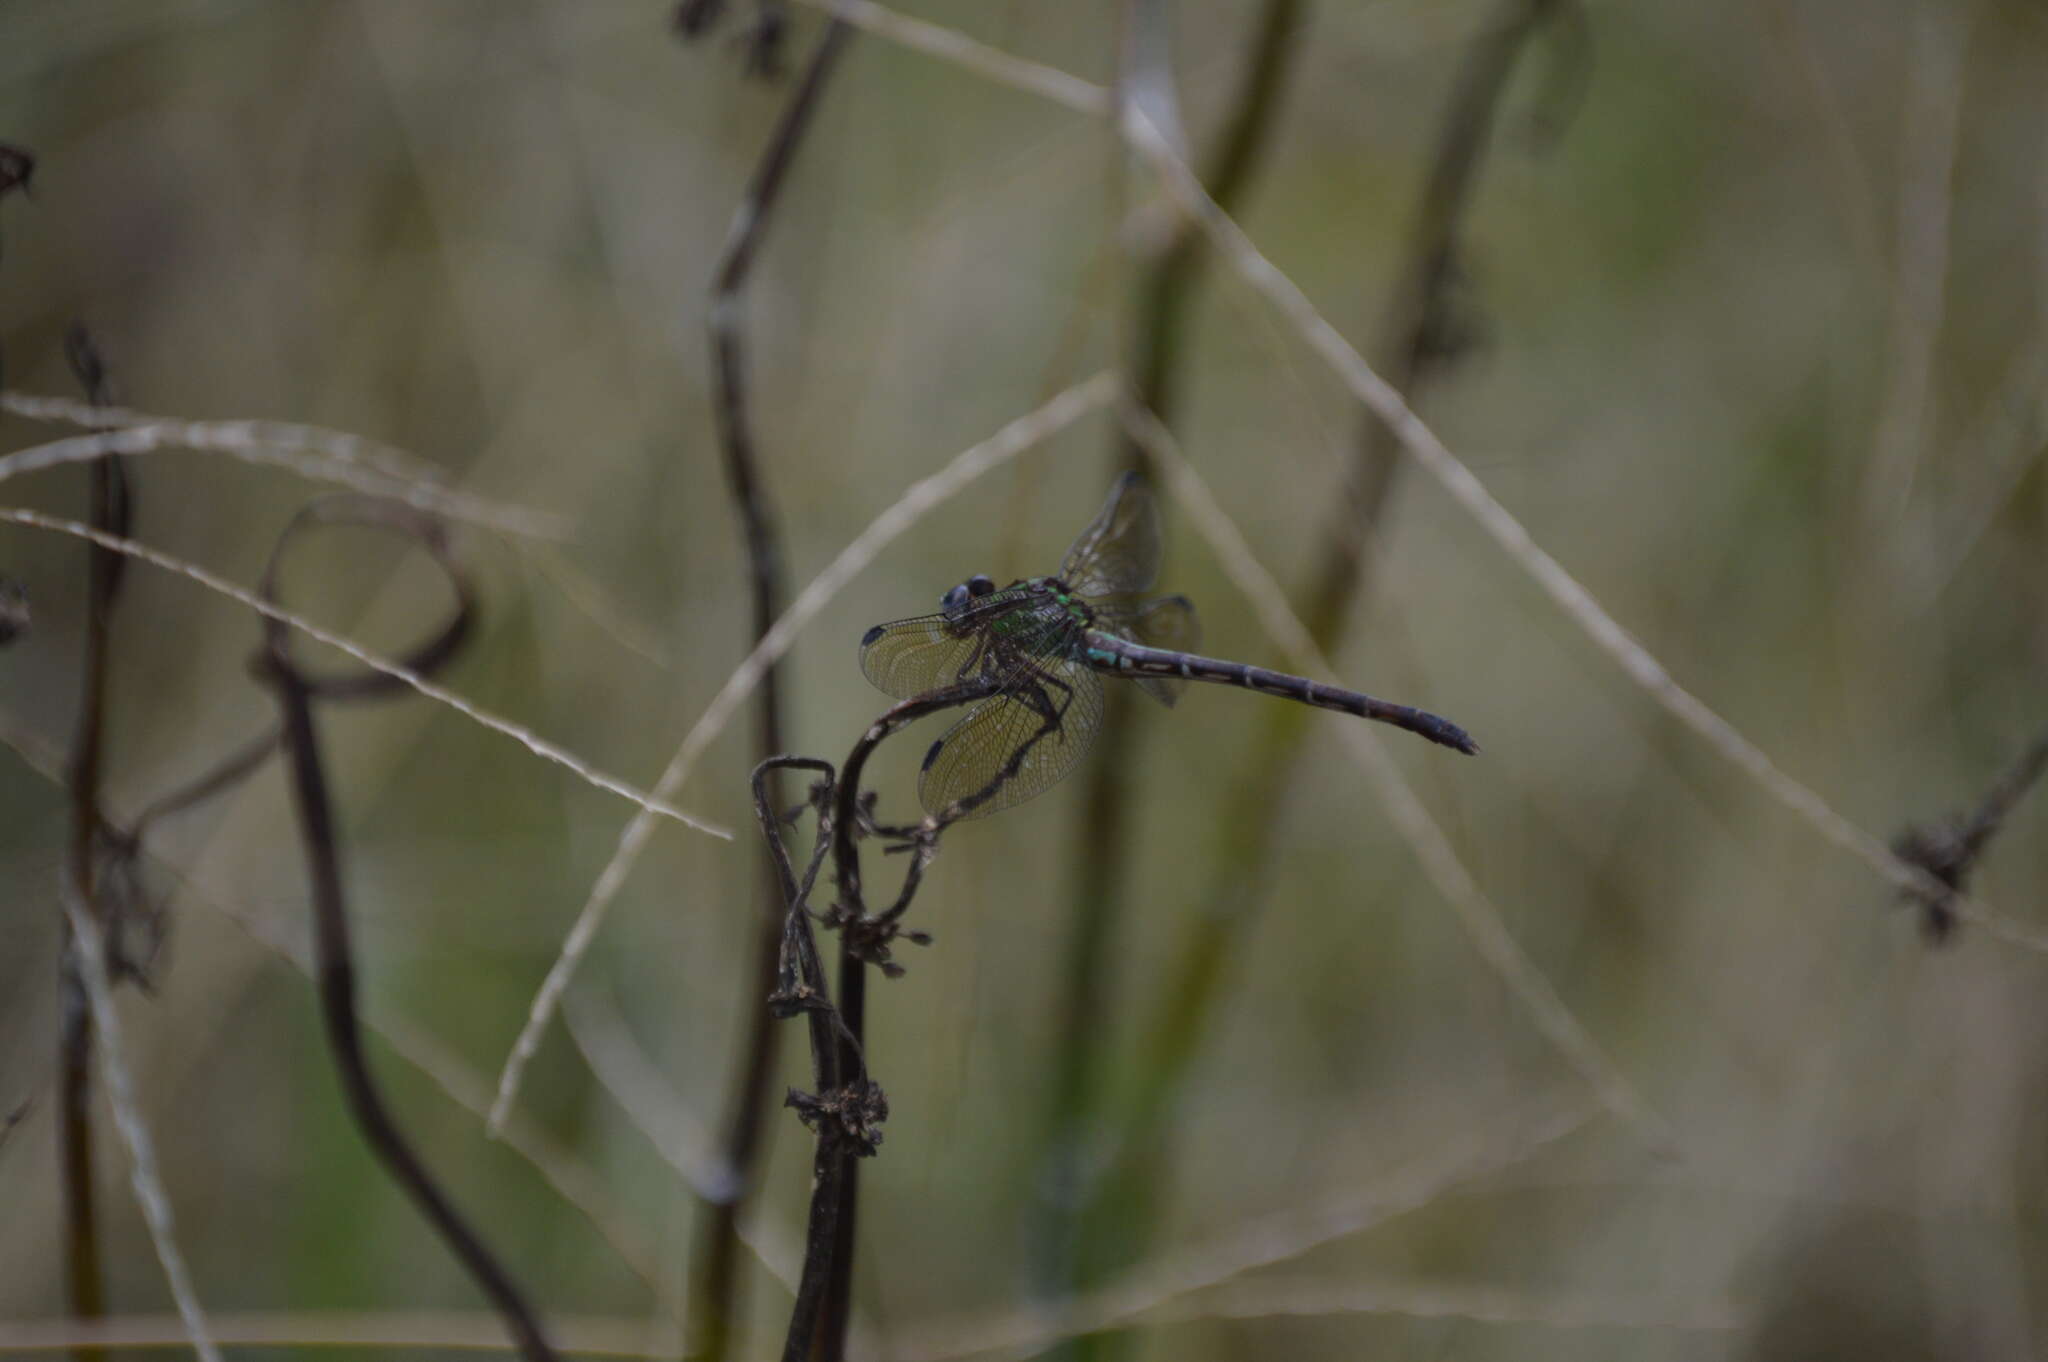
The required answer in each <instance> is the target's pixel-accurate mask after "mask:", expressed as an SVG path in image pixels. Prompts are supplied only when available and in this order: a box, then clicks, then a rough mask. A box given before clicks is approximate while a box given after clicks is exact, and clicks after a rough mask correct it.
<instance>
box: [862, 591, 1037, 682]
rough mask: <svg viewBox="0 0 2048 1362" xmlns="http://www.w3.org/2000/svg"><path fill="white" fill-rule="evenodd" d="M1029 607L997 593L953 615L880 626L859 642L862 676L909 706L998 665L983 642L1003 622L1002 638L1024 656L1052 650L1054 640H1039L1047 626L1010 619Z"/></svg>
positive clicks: (1015, 595)
mask: <svg viewBox="0 0 2048 1362" xmlns="http://www.w3.org/2000/svg"><path fill="white" fill-rule="evenodd" d="M1028 604H1029V598H1028V597H1026V596H1025V595H1024V594H1023V593H1021V592H1013V591H998V592H996V593H994V594H993V595H989V596H983V597H981V598H980V599H979V600H977V601H975V602H974V603H973V604H971V605H969V606H968V607H967V608H966V609H964V610H962V611H960V612H959V613H957V614H945V613H943V612H942V613H940V614H937V615H917V616H914V617H913V618H911V619H907V620H897V621H895V622H894V623H892V624H878V625H876V626H875V627H874V628H872V629H870V630H868V631H867V633H866V634H865V635H863V636H862V637H861V641H860V669H861V672H862V674H863V675H865V676H866V677H867V679H868V680H869V681H871V682H873V683H874V685H875V687H876V689H878V690H880V691H883V692H884V693H886V694H889V695H893V696H895V697H896V698H897V699H898V700H908V699H911V698H912V697H914V696H918V695H923V694H924V693H925V692H927V691H934V690H937V689H939V688H940V687H941V686H950V685H953V684H954V683H956V682H959V681H964V680H966V679H967V678H969V677H971V676H977V675H980V674H981V673H982V672H984V671H989V670H992V669H994V668H995V667H997V666H999V665H1001V664H1000V663H999V662H998V660H997V658H996V657H995V656H994V655H993V654H992V653H991V652H990V650H989V648H988V645H987V642H986V640H987V638H988V630H989V629H990V628H992V627H994V626H995V625H997V624H998V623H1002V622H1004V621H1005V620H1006V619H1007V621H1008V627H1007V628H1006V630H1005V632H1006V635H1007V636H1010V637H1014V638H1016V639H1017V640H1018V641H1019V642H1020V643H1021V644H1022V645H1023V646H1024V648H1025V649H1026V650H1027V651H1028V650H1030V649H1032V648H1033V647H1050V646H1052V643H1053V642H1054V641H1053V640H1042V639H1041V638H1040V637H1039V636H1040V635H1041V634H1043V633H1044V632H1045V631H1046V628H1047V627H1048V626H1047V625H1043V624H1040V623H1038V622H1036V621H1033V620H1029V619H1019V618H1013V617H1015V616H1017V614H1018V612H1019V611H1021V610H1023V609H1024V608H1025V607H1026V606H1028ZM1057 622H1058V620H1057V619H1055V620H1052V621H1049V622H1048V623H1057Z"/></svg>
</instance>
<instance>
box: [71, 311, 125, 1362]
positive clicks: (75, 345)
mask: <svg viewBox="0 0 2048 1362" xmlns="http://www.w3.org/2000/svg"><path fill="white" fill-rule="evenodd" d="M64 349H65V355H66V358H68V359H69V360H70V362H71V369H72V372H73V373H74V374H75V375H76V376H77V378H78V381H79V384H80V386H81V387H83V388H84V389H85V395H86V400H87V401H89V402H91V403H93V404H94V405H96V406H98V405H104V404H105V403H106V402H107V401H108V392H109V389H108V384H107V374H106V367H105V365H104V364H103V363H102V362H101V360H100V356H99V351H98V349H97V347H95V346H94V345H93V341H92V337H91V335H90V334H89V333H88V332H87V331H86V329H85V328H84V327H83V326H78V325H74V326H73V327H72V328H71V331H70V333H69V334H68V335H66V336H65V338H64ZM91 475H92V491H91V499H92V510H91V520H92V525H93V528H94V529H97V530H100V531H102V532H104V533H107V534H114V535H120V536H122V537H124V538H125V537H126V536H127V534H128V530H129V521H130V515H129V501H128V479H127V476H126V473H125V472H124V470H123V468H122V466H121V461H120V460H119V459H118V458H115V457H113V456H111V455H109V456H107V457H105V458H99V459H95V460H93V461H92V464H91ZM126 567H127V563H126V561H125V560H124V559H123V558H122V557H121V556H120V555H119V554H116V553H109V552H108V551H107V550H105V549H103V548H101V547H99V546H98V545H94V546H93V547H92V548H90V549H88V550H87V554H86V616H85V656H84V659H83V661H82V662H81V664H80V669H79V703H78V729H77V734H76V737H75V738H74V739H73V742H72V748H71V760H70V770H69V772H68V778H69V782H70V786H71V848H70V860H69V865H68V867H67V874H68V875H69V878H70V881H71V888H72V891H73V893H75V894H76V896H77V900H78V903H79V904H80V906H81V911H82V912H83V913H84V914H85V915H86V916H87V917H89V918H90V919H91V921H92V924H93V925H94V926H95V927H99V928H102V929H104V928H105V927H106V925H107V924H106V921H105V916H104V913H103V911H102V908H101V905H100V901H99V896H98V894H97V893H96V886H95V884H94V879H95V853H96V850H97V847H98V844H99V829H100V821H101V820H100V766H101V762H102V757H103V754H104V751H105V747H106V707H107V643H108V635H109V632H110V630H111V627H112V623H113V615H114V601H115V598H116V597H117V596H118V595H119V593H120V589H121V575H122V570H123V569H124V568H126ZM106 935H108V934H107V933H106V932H105V931H104V930H103V931H102V936H103V937H104V936H106ZM64 940H65V947H64V955H63V962H62V965H61V967H60V968H61V976H60V983H61V995H62V1002H61V1004H60V1005H61V1007H62V1018H61V1025H60V1026H59V1028H58V1038H59V1039H58V1044H59V1047H60V1056H59V1062H58V1069H59V1073H60V1078H59V1083H58V1087H59V1098H58V1105H59V1124H60V1126H61V1129H62V1136H61V1149H62V1159H63V1172H64V1199H65V1206H66V1211H67V1213H66V1218H65V1242H66V1251H65V1265H66V1275H67V1279H68V1281H69V1285H70V1293H71V1312H72V1314H73V1315H74V1316H75V1317H77V1318H79V1319H97V1318H99V1317H100V1315H101V1314H102V1313H104V1310H105V1305H106V1300H105V1294H104V1287H103V1284H102V1282H101V1278H100V1246H99V1224H98V1217H97V1214H96V1210H95V1205H94V1195H93V1156H92V1105H91V1098H92V1031H93V1023H92V1012H91V1010H90V1008H89V1007H88V1005H87V999H86V997H85V991H84V982H83V980H82V979H81V977H80V975H79V967H80V962H79V961H78V960H77V959H76V957H75V952H76V950H77V943H76V942H75V941H74V940H73V938H72V933H71V925H70V921H69V919H68V918H67V919H66V922H65V931H64ZM112 972H113V974H114V975H115V976H116V977H118V974H119V963H118V962H116V963H115V966H114V969H113V971H112ZM72 1355H73V1356H74V1357H75V1358H79V1359H97V1358H99V1357H102V1356H104V1354H103V1353H102V1352H101V1351H100V1350H99V1349H97V1348H80V1349H77V1350H75V1351H74V1352H73V1354H72Z"/></svg>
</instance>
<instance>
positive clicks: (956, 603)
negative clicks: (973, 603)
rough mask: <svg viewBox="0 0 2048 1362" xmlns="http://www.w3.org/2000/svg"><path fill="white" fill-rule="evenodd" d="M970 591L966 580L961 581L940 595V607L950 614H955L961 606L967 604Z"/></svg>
mask: <svg viewBox="0 0 2048 1362" xmlns="http://www.w3.org/2000/svg"><path fill="white" fill-rule="evenodd" d="M969 591H970V588H969V586H968V584H967V583H966V582H962V583H960V585H958V586H956V587H954V588H953V589H952V590H951V591H948V592H947V593H946V594H945V595H943V596H941V597H939V608H940V609H941V610H943V611H945V612H946V613H947V614H949V615H950V614H953V613H954V612H955V611H957V610H959V609H960V607H962V606H964V605H966V604H967V598H968V594H969Z"/></svg>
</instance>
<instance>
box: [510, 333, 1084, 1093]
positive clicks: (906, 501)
mask: <svg viewBox="0 0 2048 1362" xmlns="http://www.w3.org/2000/svg"><path fill="white" fill-rule="evenodd" d="M1116 393H1117V379H1116V376H1115V375H1114V374H1109V373H1099V374H1097V375H1095V376H1094V377H1093V378H1090V379H1087V380H1084V381H1083V382H1081V383H1077V384H1075V385H1074V386H1073V387H1071V388H1068V389H1066V390H1065V391H1063V392H1061V393H1059V394H1058V395H1057V396H1055V397H1054V398H1052V400H1050V401H1048V402H1046V403H1045V404H1044V405H1043V406H1041V407H1038V408H1036V409H1034V410H1032V411H1030V412H1027V413H1026V414H1025V415H1023V416H1020V417H1018V418H1017V419H1016V420H1014V421H1012V422H1010V423H1009V424H1008V425H1006V426H1004V427H1003V428H1002V429H1001V430H999V431H997V432H996V433H995V434H994V435H991V436H990V437H989V438H988V439H986V440H983V441H982V442H981V443H980V444H977V445H974V446H973V447H971V448H969V449H966V450H963V451H962V452H961V453H959V454H958V455H955V456H954V458H953V459H952V461H951V462H949V463H947V464H946V466H945V467H943V468H941V469H940V470H939V471H938V472H936V473H933V474H931V475H930V476H929V477H926V478H923V479H921V480H919V481H917V482H914V483H912V484H911V485H910V486H909V487H908V488H906V489H905V490H904V493H903V495H902V496H900V497H898V498H897V499H896V501H895V502H894V503H893V504H891V505H890V506H889V507H887V508H886V509H885V510H883V511H882V513H881V514H880V515H878V516H876V517H875V518H874V520H873V521H871V522H870V523H869V525H868V527H867V528H866V529H865V530H862V531H861V532H860V534H859V535H857V536H856V537H855V538H854V540H853V542H851V543H849V544H848V545H847V546H846V547H845V548H843V549H841V550H840V551H839V556H838V557H836V558H834V559H833V560H832V561H831V562H830V563H829V564H827V565H826V567H825V570H824V571H823V572H820V573H819V574H818V575H817V576H816V577H815V578H813V579H812V580H811V582H810V584H809V585H808V586H806V587H805V588H804V589H803V590H802V591H801V592H799V593H797V597H796V599H795V600H793V601H791V602H790V603H789V608H788V609H786V610H784V611H783V612H782V616H781V618H779V619H777V620H776V621H775V623H774V624H773V625H772V626H770V628H769V630H768V632H767V633H765V634H763V635H762V636H761V641H760V642H759V643H757V644H755V645H754V650H753V652H751V653H749V654H748V655H747V657H746V660H744V661H743V662H741V663H740V665H739V666H738V668H736V669H735V670H734V671H733V674H732V676H731V678H730V679H728V680H727V681H726V683H725V685H724V687H723V688H722V689H720V691H719V692H718V694H717V695H715V696H713V697H712V700H711V703H710V704H709V705H707V706H706V707H705V709H704V713H703V715H702V716H701V717H700V718H699V719H698V720H697V722H696V723H695V724H694V725H692V726H691V728H690V731H689V732H688V733H686V734H685V735H684V736H683V741H682V745H681V746H679V747H678V748H677V749H676V752H675V755H674V756H673V757H671V758H670V759H669V763H668V767H667V769H665V770H664V771H663V772H662V773H661V778H660V779H659V780H657V781H656V782H655V785H654V798H655V799H658V800H659V799H669V798H672V797H673V796H674V795H675V792H676V791H677V790H679V789H680V788H682V784H683V782H684V781H685V780H686V779H688V778H689V775H690V772H691V771H692V770H693V769H694V768H695V767H696V764H697V759H698V758H699V757H700V756H702V755H703V753H704V750H705V749H706V748H707V747H709V746H710V745H711V743H712V741H713V740H714V739H715V738H717V736H718V735H719V733H721V732H722V731H723V730H724V728H725V726H726V724H728V723H730V722H731V721H732V716H733V715H734V714H736V713H738V711H739V708H740V706H741V705H743V704H745V703H746V701H747V698H748V697H749V696H751V695H752V694H753V693H754V688H755V687H756V686H758V685H759V684H760V683H761V678H762V677H763V676H764V675H766V673H767V671H768V668H769V667H771V666H773V665H774V664H775V662H776V661H777V660H778V659H780V658H781V657H782V655H783V654H784V653H786V652H788V651H789V648H790V645H791V644H792V643H794V642H795V641H796V636H797V634H798V633H799V632H801V631H802V630H803V628H804V626H806V625H808V624H809V623H810V622H811V621H812V620H813V619H815V618H816V617H817V615H818V613H819V612H820V611H821V610H823V609H824V608H825V607H826V606H827V605H828V604H830V603H831V601H832V598H833V597H834V596H837V595H838V594H839V592H840V591H841V590H842V589H844V587H845V586H846V584H847V583H848V582H850V581H852V580H853V578H854V577H855V576H857V575H858V574H859V573H860V572H861V571H862V570H863V569H864V568H866V567H867V565H868V564H869V563H870V562H872V561H873V560H874V557H875V555H876V554H878V553H880V552H881V551H882V549H883V548H885V547H886V546H887V545H888V544H889V543H890V542H891V541H893V540H894V539H895V538H896V537H897V536H898V535H901V534H902V533H903V532H904V531H906V530H908V529H909V528H910V527H911V526H912V525H915V524H916V523H917V522H918V521H919V520H921V519H923V518H924V517H925V516H926V515H928V514H930V513H931V511H932V510H933V509H934V508H936V507H937V506H939V505H940V504H941V503H943V502H944V501H945V500H946V499H947V498H949V497H951V496H953V495H954V494H956V493H957V492H959V491H960V490H961V489H962V488H964V487H966V486H967V485H968V484H969V483H971V482H973V481H974V480H975V479H976V478H979V477H981V476H982V475H983V474H985V473H987V472H989V471H990V470H992V469H995V468H998V467H1000V466H1001V465H1002V464H1004V463H1006V462H1008V461H1009V460H1010V459H1013V458H1015V457H1016V456H1017V455H1019V454H1021V453H1023V452H1024V451H1025V450H1027V449H1029V448H1031V447H1032V446H1033V445H1036V444H1038V443H1039V442H1041V441H1043V440H1046V439H1048V438H1050V437H1051V436H1052V435H1053V434H1055V433H1056V432H1058V431H1061V430H1064V429H1065V428H1066V427H1067V426H1069V425H1072V424H1073V423H1074V422H1075V421H1078V420H1080V419H1081V418H1082V417H1083V416H1085V415H1087V414H1088V413H1090V412H1092V411H1094V410H1096V409H1097V408H1099V407H1102V406H1104V405H1106V404H1107V403H1109V402H1110V401H1112V400H1113V399H1114V398H1115V396H1116ZM652 831H653V820H651V819H650V818H648V817H647V816H646V814H644V813H642V814H640V815H637V816H635V817H634V818H633V820H632V821H631V822H629V823H627V824H626V827H625V830H624V831H623V832H621V833H620V834H619V844H618V846H617V848H616V849H615V850H614V851H613V852H612V858H611V860H610V861H609V862H608V863H607V864H606V865H605V868H604V870H603V871H602V872H601V873H600V874H599V875H598V877H597V882H596V883H595V884H593V885H592V886H591V888H590V894H589V896H588V897H587V898H586V899H585V900H584V902H583V908H582V911H580V912H579V913H577V915H576V921H575V923H574V924H573V925H571V927H570V928H569V935H568V936H567V937H566V938H565V939H564V940H563V942H562V949H561V953H560V954H559V955H558V956H557V957H556V959H555V963H554V965H553V967H552V968H550V969H549V970H548V974H547V977H546V978H545V979H543V980H542V981H541V986H540V991H539V992H538V993H536V994H535V995H534V999H533V1006H532V1008H531V1010H530V1011H529V1012H528V1014H527V1019H526V1025H525V1027H524V1028H523V1029H522V1030H521V1031H520V1033H519V1037H518V1039H517V1040H516V1041H514V1042H513V1045H512V1052H511V1054H510V1055H509V1056H507V1057H506V1060H505V1068H504V1072H503V1073H501V1074H500V1075H499V1078H498V1100H497V1101H496V1102H495V1103H493V1104H492V1107H491V1119H490V1122H489V1128H490V1129H491V1130H492V1131H494V1132H495V1131H496V1130H497V1128H498V1126H499V1124H500V1123H501V1122H502V1121H503V1120H504V1118H505V1114H506V1113H507V1112H508V1111H510V1110H511V1107H512V1103H513V1102H514V1101H515V1100H516V1099H517V1097H518V1094H519V1083H520V1079H521V1077H522V1076H523V1075H524V1073H525V1071H526V1066H527V1064H528V1062H529V1061H531V1060H532V1058H533V1056H534V1053H535V1052H536V1051H538V1050H539V1049H540V1042H541V1037H542V1036H543V1035H544V1034H546V1031H547V1027H548V1022H549V1020H550V1019H551V1018H552V1017H553V1016H554V1013H555V1008H556V1007H557V1006H558V1005H559V1004H560V1002H561V998H562V993H563V991H564V990H565V989H567V988H568V986H569V981H570V980H571V979H572V978H574V977H575V974H576V967H577V965H578V964H580V963H581V962H582V959H583V956H584V953H585V952H586V951H588V950H589V949H590V943H591V941H592V940H593V939H595V937H596V936H597V929H598V927H599V926H600V925H601V924H602V923H603V921H604V916H605V913H606V911H607V910H608V909H609V908H610V907H611V903H612V900H613V899H614V898H616V897H617V896H618V893H619V890H620V889H622V888H623V887H624V886H625V883H626V877H627V876H628V875H630V874H631V873H632V870H633V865H634V863H635V862H636V861H637V860H639V858H640V852H641V850H642V848H643V847H644V846H645V844H646V842H647V837H648V835H649V833H651V832H652Z"/></svg>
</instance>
